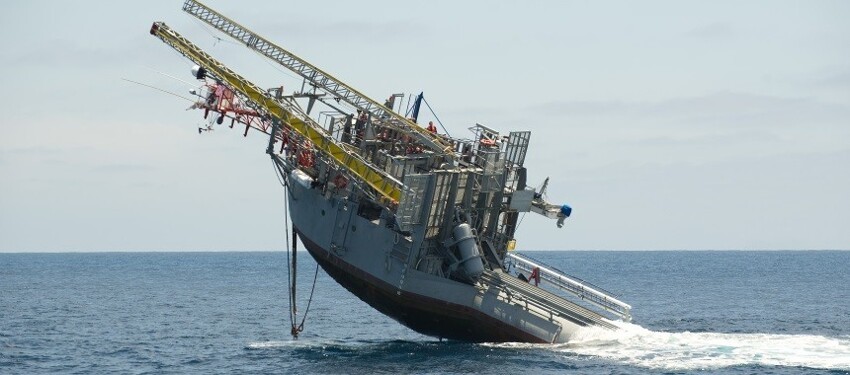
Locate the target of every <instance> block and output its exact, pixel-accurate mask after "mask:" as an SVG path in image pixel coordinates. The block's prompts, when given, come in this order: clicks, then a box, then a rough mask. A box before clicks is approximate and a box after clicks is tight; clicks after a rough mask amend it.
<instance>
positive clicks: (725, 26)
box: [685, 22, 738, 39]
mask: <svg viewBox="0 0 850 375" xmlns="http://www.w3.org/2000/svg"><path fill="white" fill-rule="evenodd" d="M685 35H686V36H688V37H692V38H702V39H728V38H732V37H735V36H737V35H738V32H737V31H735V29H734V28H733V27H732V25H731V24H730V23H728V22H714V23H710V24H707V25H703V26H700V27H697V28H695V29H691V30H689V31H687V32H686V33H685Z"/></svg>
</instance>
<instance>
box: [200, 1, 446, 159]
mask: <svg viewBox="0 0 850 375" xmlns="http://www.w3.org/2000/svg"><path fill="white" fill-rule="evenodd" d="M183 10H184V11H185V12H186V13H189V14H191V15H192V16H194V17H196V18H198V19H200V20H201V21H204V22H206V23H207V24H209V25H210V26H212V27H214V28H216V29H217V30H219V31H221V32H222V33H224V34H226V35H228V36H230V37H232V38H233V39H236V40H238V41H240V42H242V43H244V44H245V45H246V46H247V47H248V48H250V49H252V50H254V51H257V52H259V53H260V54H262V55H263V56H265V57H267V58H269V59H271V60H272V61H275V62H277V63H278V64H280V65H282V66H284V67H285V68H287V69H289V70H291V71H292V72H294V73H296V74H298V75H299V76H301V77H303V78H304V79H305V80H307V81H308V82H310V83H311V84H313V85H315V86H316V87H319V88H321V89H322V90H325V91H326V92H328V93H330V94H331V95H333V96H334V97H336V98H339V99H341V100H343V101H345V102H346V103H348V104H350V105H352V106H354V107H355V108H358V109H360V110H363V111H366V112H367V113H369V114H371V116H372V118H373V122H376V123H378V125H382V126H387V127H391V128H393V129H397V130H399V131H401V132H402V133H405V134H407V135H409V136H412V137H413V138H414V139H416V140H418V141H419V142H420V143H422V144H423V145H425V146H427V147H428V148H429V149H430V150H431V151H434V152H435V153H438V154H440V155H444V156H445V157H448V158H453V157H454V153H453V152H452V146H451V145H450V144H449V143H447V142H446V141H445V140H444V139H443V138H441V137H440V136H438V135H437V134H434V133H431V132H429V131H427V130H426V129H423V128H421V127H420V126H418V125H416V124H415V123H414V122H413V121H410V120H408V119H406V118H404V116H401V115H399V114H398V113H396V112H394V111H392V110H391V109H389V108H387V107H385V106H383V105H381V104H379V103H378V102H377V101H375V100H373V99H370V98H369V97H367V96H366V95H364V94H362V93H360V92H359V91H357V90H355V89H354V88H352V87H351V86H348V85H346V84H345V83H343V82H342V81H340V80H338V79H336V78H334V77H333V76H331V75H330V74H328V73H326V72H324V71H323V70H321V69H319V68H318V67H316V66H314V65H312V64H310V63H308V62H307V61H305V60H304V59H301V58H300V57H298V56H296V55H295V54H293V53H291V52H289V51H287V50H285V49H283V48H282V47H280V46H278V45H276V44H274V43H272V42H270V41H268V40H267V39H265V38H263V37H261V36H259V35H257V34H256V33H254V32H252V31H251V30H248V29H247V28H246V27H244V26H242V25H240V24H238V23H236V22H234V21H233V20H231V19H230V18H227V17H225V16H224V15H222V14H221V13H218V12H216V11H215V10H213V9H211V8H209V7H207V6H206V5H204V4H202V3H200V2H198V1H195V0H186V2H185V3H184V4H183Z"/></svg>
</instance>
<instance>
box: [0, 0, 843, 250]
mask: <svg viewBox="0 0 850 375" xmlns="http://www.w3.org/2000/svg"><path fill="white" fill-rule="evenodd" d="M206 3H207V4H208V5H209V6H211V7H213V8H214V9H217V10H219V11H221V12H222V13H224V14H225V15H227V16H229V17H230V18H232V19H234V20H236V21H237V22H239V23H242V24H243V25H246V26H247V27H249V28H251V29H252V30H254V31H255V32H257V33H259V34H260V35H263V36H265V37H266V38H268V39H270V40H273V41H275V42H276V43H278V44H279V45H281V46H283V47H284V48H287V49H289V50H290V51H292V52H294V53H296V54H298V55H299V56H301V57H303V58H305V59H307V60H308V61H310V62H312V63H313V64H315V65H317V66H319V67H321V68H322V69H324V70H325V71H328V72H330V73H331V74H333V75H334V76H336V77H337V78H339V79H341V80H343V81H344V82H346V83H348V84H349V85H351V86H353V87H355V88H358V89H359V90H360V91H361V92H364V93H366V94H367V95H370V96H371V97H373V98H377V99H381V98H384V97H386V96H388V95H389V94H390V93H394V92H404V93H415V92H419V91H424V92H425V96H426V98H427V100H428V102H429V103H430V104H431V106H432V107H433V108H434V110H435V112H436V114H437V115H438V116H439V118H440V120H442V122H443V123H444V124H445V125H446V127H447V129H448V130H449V131H450V132H451V133H452V134H453V135H463V134H465V132H467V128H468V127H469V126H472V125H474V124H475V123H482V124H485V125H487V126H489V127H491V128H495V129H498V130H502V131H504V132H506V133H507V132H508V131H510V130H531V131H532V138H531V150H530V151H529V154H528V157H527V159H526V166H527V167H529V184H530V185H539V184H540V183H542V181H543V180H544V179H545V178H546V177H550V178H551V182H550V187H549V190H548V197H549V199H550V200H551V201H553V202H555V203H568V204H570V205H571V206H572V207H573V215H572V217H570V218H569V219H568V220H567V222H566V225H565V226H564V228H561V229H558V228H556V226H555V223H554V221H550V220H547V219H545V218H542V217H538V216H535V215H534V214H529V215H526V216H525V217H524V218H523V219H522V222H521V226H520V228H519V231H518V233H517V238H518V243H517V248H518V249H519V250H545V249H557V250H738V249H743V250H763V249H850V194H849V193H848V192H850V22H847V20H848V19H850V2H846V1H748V2H739V1H703V2H696V1H645V2H631V1H615V2H611V1H603V2H578V1H524V2H518V1H500V2H492V1H465V2H455V1H433V2H411V3H406V2H398V1H392V2H390V1H376V2H347V1H328V2H322V3H321V5H316V4H315V3H314V2H288V1H286V2H284V1H279V2H263V1H256V0H250V1H239V2H234V1H230V2H226V1H221V0H210V1H208V2H206ZM181 5H182V1H178V0H170V1H145V2H139V1H137V2H126V1H78V2H65V1H39V0H36V1H10V2H6V3H5V4H4V12H2V14H0V32H2V35H4V36H5V38H4V43H3V44H4V48H2V49H0V66H2V68H3V71H4V74H3V78H2V82H3V87H4V88H5V89H4V90H2V91H0V113H2V116H3V118H4V120H5V121H2V122H0V252H65V251H71V252H77V251H80V252H82V251H85V252H88V251H95V252H97V251H243V250H246V251H247V250H281V249H283V248H284V216H283V215H284V211H283V191H282V189H281V187H280V185H279V184H278V181H277V179H276V177H275V175H274V172H273V170H272V166H271V163H270V162H269V160H268V157H267V156H266V155H265V154H264V151H265V142H266V141H265V140H264V138H263V137H262V136H260V135H258V134H255V135H249V136H248V137H247V138H243V137H242V134H241V131H239V130H227V129H219V130H216V131H214V132H210V133H206V134H203V135H198V133H197V127H198V126H199V124H202V119H201V113H199V112H196V111H186V108H187V107H188V106H189V105H190V104H191V103H189V102H187V101H185V100H183V99H180V98H177V97H175V96H172V95H168V94H165V93H163V92H160V91H156V90H153V89H150V88H146V87H143V86H140V85H136V84H133V83H129V82H127V81H124V80H123V79H130V80H134V81H138V82H143V83H146V84H149V85H153V86H155V87H158V88H161V89H163V90H167V91H171V92H175V93H179V94H181V95H186V96H188V95H187V93H188V90H189V89H190V88H191V87H190V86H189V85H188V84H186V83H184V82H181V81H180V80H185V81H187V82H190V81H192V78H191V76H190V74H189V69H190V67H191V63H189V62H188V61H187V60H186V59H184V58H182V57H181V56H179V55H178V54H177V53H175V52H174V51H172V50H171V49H170V48H169V47H167V46H166V45H164V44H163V43H162V42H160V41H159V40H158V39H156V38H154V37H152V36H150V35H149V34H148V30H149V29H150V25H151V23H152V22H153V21H164V22H166V23H167V24H168V25H170V26H171V27H172V28H173V29H175V30H176V31H178V32H180V33H181V34H183V35H185V36H187V37H188V38H190V39H191V40H193V41H195V43H196V44H198V45H199V46H201V47H202V48H204V49H205V50H207V51H208V52H210V53H211V54H212V55H213V56H215V57H217V58H218V59H220V60H222V61H224V62H225V63H226V64H228V65H230V66H231V67H232V68H234V70H236V71H238V72H240V73H241V74H243V75H244V76H246V77H247V78H249V79H250V80H252V81H254V82H255V83H257V84H259V85H260V86H262V87H274V86H279V85H280V84H283V85H284V86H285V87H288V88H289V89H295V88H296V87H298V86H297V85H298V83H297V81H296V80H294V79H293V77H292V75H291V74H290V73H288V72H285V71H282V70H280V68H278V67H275V66H274V65H273V64H270V63H269V62H267V61H265V60H264V59H263V58H261V57H260V56H258V55H256V54H255V53H253V52H251V51H249V50H248V49H246V48H245V47H242V46H240V45H238V44H236V43H234V42H232V41H229V40H228V39H226V37H223V36H222V38H221V39H218V38H216V37H215V34H214V32H213V31H211V29H210V28H209V27H205V26H204V25H202V24H201V23H200V22H199V21H197V20H194V19H193V18H191V17H190V16H188V15H186V14H185V13H183V12H182V11H181V10H180V8H181ZM166 75H170V76H173V77H175V78H179V79H180V80H178V79H175V78H170V77H168V76H166ZM190 83H191V82H190Z"/></svg>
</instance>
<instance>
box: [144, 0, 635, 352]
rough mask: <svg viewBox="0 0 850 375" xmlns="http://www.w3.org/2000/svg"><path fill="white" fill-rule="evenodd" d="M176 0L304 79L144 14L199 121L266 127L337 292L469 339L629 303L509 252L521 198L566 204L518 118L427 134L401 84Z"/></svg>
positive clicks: (551, 208) (599, 317) (505, 337)
mask: <svg viewBox="0 0 850 375" xmlns="http://www.w3.org/2000/svg"><path fill="white" fill-rule="evenodd" d="M183 9H184V10H185V11H186V12H188V13H189V14H191V15H192V16H194V17H197V18H198V19H200V20H201V21H203V22H206V23H207V24H209V25H210V26H212V27H213V28H215V29H217V30H219V31H221V32H222V33H224V34H226V35H228V36H230V37H232V38H234V39H235V40H237V41H239V42H240V43H244V45H245V46H246V47H247V48H250V49H252V50H254V51H255V52H257V53H258V54H260V55H262V56H265V57H266V58H268V59H270V60H272V61H273V62H275V63H277V64H279V65H281V66H283V67H285V68H287V69H289V70H291V71H292V72H293V73H295V74H297V75H299V76H300V77H301V78H302V79H303V82H302V84H301V90H300V91H295V92H293V93H291V94H287V93H285V92H284V89H283V87H282V86H278V87H275V88H272V89H263V88H260V87H259V86H257V85H255V84H254V83H252V82H250V81H248V80H246V79H245V78H244V77H242V76H241V75H239V74H237V73H235V72H234V71H232V70H231V69H230V68H228V67H227V66H225V65H224V64H222V63H221V62H219V61H217V60H216V59H214V58H212V57H211V56H210V55H209V54H207V53H206V52H204V51H203V50H201V49H200V48H199V47H197V46H196V45H195V44H193V43H192V42H191V41H189V40H188V39H186V38H185V37H183V36H182V35H180V34H178V33H177V32H176V31H174V30H172V29H171V28H169V27H168V26H167V25H165V24H164V23H162V22H155V23H154V24H153V25H152V26H151V29H150V33H151V35H153V36H155V37H157V38H159V39H160V40H162V41H163V42H164V43H166V44H167V45H169V46H170V47H172V48H173V49H175V50H176V51H177V52H179V53H180V54H182V55H184V56H185V57H187V58H188V59H190V60H192V61H193V62H194V63H195V64H197V65H196V67H195V68H193V69H192V75H193V76H194V77H195V78H196V79H198V80H199V85H200V87H199V88H198V89H197V90H192V91H191V93H192V94H193V95H196V96H197V97H198V98H199V99H200V100H198V102H196V103H195V104H194V105H193V106H192V108H197V109H201V110H203V111H204V118H206V119H208V120H209V121H210V123H209V126H207V127H206V128H199V129H198V132H199V133H202V132H203V131H205V130H212V129H213V127H214V126H215V124H224V123H225V121H227V122H228V123H229V125H230V127H231V128H232V127H234V126H235V125H236V124H239V125H240V126H244V127H245V130H244V131H245V134H246V135H247V132H248V131H249V130H250V129H254V130H257V131H260V132H263V133H265V134H267V135H268V136H269V138H268V144H267V145H266V153H267V154H268V155H269V156H270V157H271V159H272V161H273V163H274V165H275V168H276V169H277V172H278V173H279V176H280V177H281V178H282V181H283V182H284V185H285V186H286V192H287V197H288V198H287V202H288V207H289V215H290V216H291V219H292V222H293V229H294V231H295V232H296V233H297V235H298V237H300V239H301V241H302V242H303V243H304V245H305V246H306V247H307V250H308V251H309V252H310V254H311V255H312V256H313V258H315V259H316V261H317V262H318V264H319V265H321V267H322V268H323V269H324V270H325V271H326V272H327V273H328V274H329V275H331V276H332V277H333V278H334V279H335V280H336V281H337V282H338V283H339V284H340V285H342V286H343V287H345V288H346V289H348V290H349V291H351V293H353V294H354V295H356V296H357V297H359V298H360V299H362V300H363V301H365V302H366V303H368V304H369V305H371V306H372V307H374V308H375V309H377V310H378V311H380V312H382V313H384V314H386V315H387V316H389V317H391V318H393V319H395V320H397V321H399V322H400V323H402V324H404V325H405V326H407V327H410V328H412V329H414V330H416V331H418V332H421V333H423V334H426V335H430V336H435V337H439V338H446V339H455V340H463V341H473V342H483V341H489V342H504V341H520V342H535V343H553V342H566V341H568V340H569V338H570V336H571V335H572V334H573V333H574V332H575V331H576V330H578V329H579V328H581V327H584V326H591V325H593V326H601V327H606V328H611V329H615V328H616V327H617V325H616V323H615V320H624V321H628V320H629V319H630V314H629V311H630V308H631V307H630V306H629V305H627V304H625V303H623V302H621V301H619V300H618V299H617V298H615V297H614V296H612V295H611V294H609V293H607V292H605V291H603V290H601V289H599V288H597V287H595V286H593V285H590V284H588V283H586V282H584V281H582V280H579V279H576V278H574V277H571V276H568V275H566V274H564V273H562V272H560V271H558V270H556V269H553V268H551V267H548V266H545V265H543V264H541V263H539V262H536V261H534V260H532V259H529V258H526V257H524V256H521V255H518V254H515V253H512V252H511V250H513V248H514V247H515V244H516V240H515V234H516V230H517V226H518V225H519V220H518V219H519V215H520V214H522V213H527V212H534V213H537V214H541V215H543V216H545V217H548V218H550V219H555V220H557V226H558V227H561V226H562V225H563V222H564V220H565V219H566V218H567V217H569V216H570V213H571V211H572V209H571V208H570V207H569V206H567V205H555V204H552V203H549V202H547V201H546V198H545V191H546V186H547V184H548V179H546V182H544V183H543V185H542V187H541V188H539V189H535V188H530V187H529V186H527V183H526V180H527V170H526V168H525V166H524V162H525V155H526V153H527V151H528V149H529V140H530V137H531V132H529V131H513V132H510V133H508V134H506V135H505V134H500V133H499V132H498V131H496V130H493V129H491V128H489V127H487V126H484V125H481V124H476V125H475V126H473V127H470V128H469V130H470V133H471V134H470V135H469V136H468V137H465V138H460V137H449V136H448V135H447V134H439V133H438V132H437V129H436V126H435V125H434V124H429V126H428V127H427V128H424V127H422V126H420V125H418V124H417V122H416V121H417V117H418V111H419V104H420V103H421V101H422V100H424V99H423V98H424V97H423V95H422V94H420V95H418V96H417V98H416V100H415V101H414V104H413V106H412V107H410V108H409V111H407V112H406V113H412V116H411V117H405V116H402V115H401V114H399V113H398V112H396V110H395V107H396V106H395V105H394V103H395V99H396V98H397V97H403V95H401V94H397V95H393V96H391V97H390V98H389V99H388V100H387V101H386V102H384V104H383V105H382V104H380V103H379V102H376V101H375V100H373V99H370V98H368V97H366V96H365V95H363V94H362V93H360V92H359V91H357V90H356V89H354V88H352V87H350V86H348V85H346V84H345V83H343V82H341V81H340V80H338V79H336V78H334V77H332V76H330V75H329V74H327V73H326V72H324V71H322V70H321V69H319V68H317V67H315V66H313V65H311V64H309V63H308V62H306V61H305V60H303V59H301V58H299V57H297V56H295V55H293V54H292V53H291V52H289V51H286V50H285V49H283V48H281V47H279V46H277V45H275V44H274V43H272V42H270V41H268V40H266V39H264V38H262V37H261V36H259V35H257V34H255V33H253V32H251V31H250V30H248V29H246V28H245V27H243V26H242V25H239V24H237V23H235V22H234V21H232V20H231V19H229V18H227V17H224V16H222V15H221V14H219V13H217V12H216V11H214V10H212V9H210V8H208V7H206V6H205V5H203V4H201V3H199V2H198V1H195V0H186V2H185V3H184V6H183ZM399 102H400V100H399ZM314 107H323V109H324V110H323V111H320V112H318V114H316V111H313V110H314ZM399 109H402V108H399ZM311 111H313V112H312V113H313V115H311ZM355 111H356V113H355ZM329 113H330V114H329ZM323 116H324V117H323ZM435 117H436V116H435ZM320 121H321V122H322V123H320ZM529 280H533V284H532V283H531V282H529ZM541 282H542V283H543V285H546V286H547V287H546V288H544V287H541V286H540V283H541ZM297 331H298V328H297V327H296V326H295V325H294V323H293V334H294V335H295V334H297Z"/></svg>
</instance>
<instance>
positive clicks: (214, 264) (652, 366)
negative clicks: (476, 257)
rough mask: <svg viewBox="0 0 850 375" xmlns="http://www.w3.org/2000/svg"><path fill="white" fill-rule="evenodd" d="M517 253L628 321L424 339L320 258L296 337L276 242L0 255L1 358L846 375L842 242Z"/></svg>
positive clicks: (302, 284)
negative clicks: (246, 247)
mask: <svg viewBox="0 0 850 375" xmlns="http://www.w3.org/2000/svg"><path fill="white" fill-rule="evenodd" d="M524 253H525V254H528V255H530V256H532V257H534V258H536V259H539V260H541V261H544V262H546V263H549V264H551V265H553V266H555V267H557V268H559V269H561V270H563V271H565V272H567V273H570V274H572V275H575V276H578V277H581V278H583V279H585V280H588V281H590V282H593V283H594V284H596V285H599V286H601V287H603V288H605V289H607V290H609V291H612V292H614V293H616V294H617V295H619V296H620V299H622V300H624V301H625V302H627V303H629V304H631V305H632V315H633V317H634V321H633V323H632V324H629V325H627V326H626V328H625V329H622V330H619V331H616V332H613V331H606V330H601V329H596V328H587V329H583V330H582V331H581V332H580V333H579V335H578V336H577V337H576V338H575V340H574V341H572V342H570V343H568V344H559V345H539V344H519V343H502V344H497V343H484V344H468V343H460V342H450V341H443V342H440V341H439V340H437V339H435V338H431V337H426V336H422V335H419V334H417V333H415V332H413V331H411V330H409V329H407V328H405V327H403V326H401V325H400V324H398V323H396V322H395V321H393V320H391V319H389V318H386V317H384V316H383V315H381V314H379V313H377V312H376V311H374V310H372V308H370V307H369V306H368V305H366V304H365V303H363V302H361V301H360V300H358V299H357V298H356V297H354V296H352V295H350V294H349V293H348V292H347V291H345V290H344V289H343V288H342V287H341V286H339V285H337V284H336V283H335V282H334V281H333V280H331V279H330V278H329V277H328V276H327V275H326V274H324V272H322V271H319V276H318V277H319V278H318V283H317V286H316V292H315V296H314V298H313V301H312V306H311V309H310V311H309V314H308V316H307V320H306V324H305V330H304V332H303V333H302V334H301V337H300V338H298V339H297V340H295V339H292V338H291V336H290V335H289V320H288V316H287V308H288V307H287V306H288V305H287V287H286V284H287V281H286V280H287V279H286V277H287V274H286V256H285V253H282V252H254V253H246V252H227V253H189V252H186V253H62V254H0V373H2V374H40V373H62V374H66V373H67V374H89V373H121V374H148V373H150V374H187V373H203V374H210V373H252V374H253V373H279V374H314V373H317V374H349V373H353V374H361V373H362V374H409V373H415V374H473V373H474V374H486V373H489V374H535V375H537V374H564V373H575V374H850V251H757V252H754V251H642V252H619V251H594V252H576V251H546V252H542V251H541V252H524ZM299 261H300V265H299V284H298V286H299V292H298V293H299V294H298V296H299V298H298V299H299V301H298V303H299V305H300V306H301V308H302V311H303V308H304V306H305V305H306V302H307V301H306V297H307V295H308V294H309V287H310V281H311V280H312V276H313V270H314V267H315V263H313V262H312V259H310V257H309V256H308V255H307V254H306V253H299Z"/></svg>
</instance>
